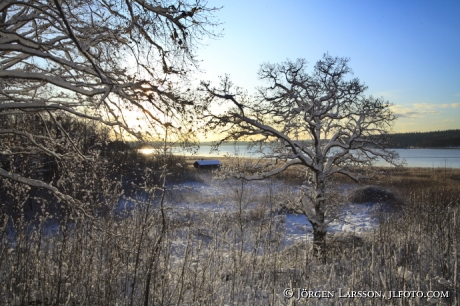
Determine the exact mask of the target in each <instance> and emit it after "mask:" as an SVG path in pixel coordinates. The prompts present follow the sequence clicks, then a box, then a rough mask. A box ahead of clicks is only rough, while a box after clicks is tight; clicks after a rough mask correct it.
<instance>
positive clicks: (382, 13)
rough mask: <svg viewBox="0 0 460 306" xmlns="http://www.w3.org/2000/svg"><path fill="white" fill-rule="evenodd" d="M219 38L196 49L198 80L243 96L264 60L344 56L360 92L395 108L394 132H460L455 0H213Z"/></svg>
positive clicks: (458, 4)
mask: <svg viewBox="0 0 460 306" xmlns="http://www.w3.org/2000/svg"><path fill="white" fill-rule="evenodd" d="M208 5H209V6H217V7H220V6H223V8H222V9H221V10H220V11H219V12H218V13H217V17H218V18H219V20H220V21H221V22H222V23H223V24H222V26H221V28H223V32H222V34H223V37H222V38H219V39H217V40H207V41H205V46H203V47H202V48H200V50H198V57H199V59H200V60H202V63H201V65H200V67H201V69H202V70H203V71H204V73H203V74H202V75H201V76H200V77H199V78H200V79H203V80H210V81H212V82H217V80H218V79H217V77H218V76H220V75H224V74H229V75H230V77H231V79H232V81H233V82H234V83H235V84H236V85H238V86H241V87H243V88H245V89H247V90H248V91H249V92H250V93H252V92H254V89H255V87H256V86H259V85H262V83H260V82H259V80H258V79H257V71H258V69H259V66H260V64H262V63H264V62H270V63H279V62H282V61H284V60H286V59H292V60H294V59H296V58H305V59H306V60H307V61H308V62H309V66H310V67H313V66H314V64H315V63H316V61H317V60H319V59H321V57H322V55H323V54H324V53H326V52H328V53H329V54H330V55H333V56H340V57H348V58H350V62H349V65H350V67H351V68H352V69H353V71H354V77H358V78H359V79H360V80H361V81H362V82H364V83H365V84H366V85H367V86H368V87H369V89H368V91H367V94H368V95H373V96H377V97H384V98H385V99H387V100H388V101H390V102H391V103H393V104H394V106H393V110H394V112H395V113H396V114H397V115H398V117H399V119H398V120H397V123H396V124H395V126H394V128H393V132H413V131H433V130H445V129H460V1H458V0H454V1H449V0H446V1H376V0H372V1H369V0H366V1H364V0H362V1H348V0H341V1H327V0H321V1H319V0H316V1H267V0H265V1H259V0H257V1H253V0H252V1H248V0H246V1H242V0H232V1H223V0H212V1H208Z"/></svg>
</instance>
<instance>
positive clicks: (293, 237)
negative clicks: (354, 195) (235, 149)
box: [169, 177, 380, 245]
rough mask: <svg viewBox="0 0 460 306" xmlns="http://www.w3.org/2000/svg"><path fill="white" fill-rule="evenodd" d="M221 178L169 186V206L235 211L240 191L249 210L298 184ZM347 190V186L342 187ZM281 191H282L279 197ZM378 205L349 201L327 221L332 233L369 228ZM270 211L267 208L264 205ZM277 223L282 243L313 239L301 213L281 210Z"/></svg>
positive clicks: (181, 209)
mask: <svg viewBox="0 0 460 306" xmlns="http://www.w3.org/2000/svg"><path fill="white" fill-rule="evenodd" d="M243 184H244V185H241V182H238V181H221V180H213V179H211V178H210V177H207V178H206V179H204V180H203V181H202V182H187V183H182V184H179V185H175V186H174V187H171V188H170V191H169V195H170V198H171V199H172V201H171V206H172V208H173V209H174V211H175V212H177V213H178V214H179V215H183V214H188V215H194V214H197V215H206V214H219V213H223V212H227V213H228V212H231V211H232V210H233V211H235V212H236V211H237V209H239V206H238V205H239V204H238V203H240V202H239V201H238V199H240V196H241V192H243V196H242V197H241V198H242V199H243V201H242V202H243V204H242V205H243V206H244V207H243V209H244V210H249V209H251V208H254V207H256V206H257V205H268V204H267V203H264V201H265V202H266V198H267V195H269V194H270V193H271V194H272V195H274V196H275V195H277V194H278V201H279V200H280V199H281V200H282V199H283V196H289V194H294V193H295V192H296V190H297V189H298V187H296V186H293V185H289V184H286V183H284V182H282V181H279V180H275V181H273V180H272V181H250V182H244V183H243ZM343 189H347V188H343ZM280 193H282V195H281V197H280ZM379 209H380V204H377V203H365V204H356V203H348V204H346V205H345V206H344V208H343V210H342V213H341V216H339V218H337V219H339V220H336V221H333V222H331V223H330V224H329V229H328V231H329V232H331V233H341V232H350V233H354V234H359V233H362V232H365V231H369V230H372V229H373V228H374V227H375V226H376V225H377V224H378V214H377V212H378V210H379ZM267 210H269V207H267ZM273 218H275V221H276V222H280V223H281V224H282V228H283V229H284V231H285V232H284V234H285V235H284V236H285V243H284V245H291V244H293V243H295V242H296V241H305V237H308V238H309V239H312V226H311V224H310V222H309V221H308V220H307V218H306V217H305V216H304V215H300V214H293V213H281V214H279V215H276V214H275V215H273Z"/></svg>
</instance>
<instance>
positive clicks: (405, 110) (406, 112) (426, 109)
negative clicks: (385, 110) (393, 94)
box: [391, 103, 439, 118]
mask: <svg viewBox="0 0 460 306" xmlns="http://www.w3.org/2000/svg"><path fill="white" fill-rule="evenodd" d="M438 108H439V105H437V104H428V103H415V104H413V106H412V107H408V106H403V105H393V106H391V110H392V111H393V112H394V114H395V116H396V117H398V118H423V117H424V115H426V114H438V113H439V111H437V110H436V109H438Z"/></svg>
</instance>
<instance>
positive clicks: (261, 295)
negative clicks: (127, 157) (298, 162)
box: [0, 161, 460, 305]
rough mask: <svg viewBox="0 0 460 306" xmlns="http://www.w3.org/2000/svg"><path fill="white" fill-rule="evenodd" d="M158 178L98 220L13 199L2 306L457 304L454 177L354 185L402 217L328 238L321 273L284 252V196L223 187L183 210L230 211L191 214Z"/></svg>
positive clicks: (458, 237) (459, 237) (2, 229)
mask: <svg viewBox="0 0 460 306" xmlns="http://www.w3.org/2000/svg"><path fill="white" fill-rule="evenodd" d="M182 162H183V163H184V165H185V166H182V168H181V169H182V171H183V173H188V174H184V176H187V177H190V178H195V180H200V179H201V180H204V181H205V180H207V179H209V177H210V176H211V175H212V173H209V172H206V173H204V174H203V173H201V172H200V173H199V172H197V171H198V170H195V169H193V168H192V167H191V166H190V165H187V162H186V161H182ZM188 163H189V162H188ZM177 167H178V166H177ZM177 169H178V168H176V170H175V171H177ZM165 173H166V172H164V171H163V172H162V173H157V172H155V171H153V170H152V171H146V172H145V173H144V174H143V176H142V178H143V183H142V184H137V185H136V186H137V187H138V188H137V189H134V188H133V190H132V191H131V193H130V194H128V195H126V196H125V200H124V201H118V200H117V197H116V195H120V194H122V192H121V191H120V189H116V188H115V189H114V193H113V194H114V196H113V198H110V199H109V198H108V199H106V201H104V202H100V203H101V205H102V204H104V205H102V206H103V208H104V212H105V213H104V214H96V213H95V214H93V215H91V216H81V217H76V216H74V215H72V214H71V211H70V210H66V209H60V210H59V211H47V210H46V209H45V207H44V206H43V207H42V209H43V210H42V211H41V212H37V213H36V214H35V215H34V216H33V217H31V216H26V215H25V214H24V212H25V210H26V207H25V206H26V203H25V202H24V201H22V198H21V197H20V196H17V197H15V198H12V199H10V200H11V201H13V202H14V203H13V202H11V203H10V204H9V205H12V207H14V209H15V211H16V215H15V217H14V218H13V217H12V216H11V215H8V214H3V217H2V220H1V224H0V297H1V298H0V299H1V301H0V303H1V304H3V305H38V304H41V305H57V304H59V305H116V304H118V305H183V304H186V305H224V304H232V305H233V304H236V305H294V304H295V305H304V304H308V305H329V304H331V305H332V304H337V303H343V304H344V305H345V304H347V305H348V304H350V305H356V304H358V305H368V304H369V305H392V304H398V305H399V304H402V305H414V304H417V303H419V304H420V305H427V304H428V302H431V303H438V304H439V305H457V303H458V302H459V298H460V284H459V274H458V258H459V256H458V253H459V251H460V222H459V213H460V211H459V207H460V203H459V201H460V187H459V184H458V181H459V178H460V171H459V170H458V169H416V168H413V169H409V168H407V169H401V170H389V169H380V173H381V175H380V177H379V176H377V177H376V178H375V179H374V180H373V181H369V182H367V183H366V185H365V186H353V188H355V187H358V189H356V190H358V192H357V193H355V194H354V195H353V194H351V195H350V197H352V196H356V197H361V198H359V199H357V198H355V199H353V200H357V201H358V200H361V201H367V200H372V194H376V193H378V194H379V195H381V196H384V197H387V199H388V198H391V199H398V201H401V203H400V209H399V210H398V211H397V212H394V211H392V212H388V211H381V213H380V215H379V220H380V225H379V226H378V227H376V228H375V229H374V231H372V232H366V233H360V235H357V234H356V235H351V234H334V235H330V237H329V238H328V241H327V250H326V254H327V258H326V263H325V264H320V263H319V262H318V261H317V260H316V259H315V258H314V257H312V255H311V254H312V253H311V252H310V249H311V247H312V245H311V244H312V243H311V241H308V240H305V241H304V242H301V243H296V244H294V245H286V244H285V242H284V231H283V222H284V220H285V215H284V214H283V213H280V211H281V210H280V206H281V205H282V203H283V201H284V200H285V198H286V196H287V195H286V194H284V193H283V192H282V191H280V190H277V189H276V188H274V187H273V188H270V187H268V188H267V192H266V193H265V194H260V193H256V192H254V190H251V189H250V188H249V187H247V185H246V184H245V182H244V181H233V183H230V182H222V183H225V184H232V185H231V190H232V191H231V192H230V194H228V195H220V196H219V195H216V196H213V197H212V199H205V198H203V196H202V195H200V194H199V193H197V194H196V195H195V198H189V199H188V202H196V203H200V202H206V201H213V202H215V203H216V204H219V203H223V202H224V201H229V202H231V203H232V207H233V209H230V210H222V211H218V212H209V211H204V210H203V211H200V212H196V211H194V212H193V211H187V210H185V209H181V207H180V205H181V203H184V197H187V193H185V194H184V193H181V191H179V190H176V189H174V184H164V183H166V182H167V180H166V181H163V184H162V183H161V182H162V181H161V179H160V180H159V179H158V178H159V177H160V178H161V177H163V175H165ZM170 173H171V172H170ZM283 175H286V174H283ZM172 177H174V176H173V175H172ZM176 177H177V175H176ZM166 178H167V176H166ZM280 179H285V180H288V178H287V177H280V178H274V179H272V183H271V184H273V186H276V181H277V180H280ZM292 180H293V181H292V182H294V181H295V180H296V178H295V177H293V178H292ZM341 183H342V184H348V183H349V182H348V183H347V182H341ZM151 186H159V187H151ZM269 186H270V184H269ZM366 186H367V187H366ZM370 186H371V187H370ZM118 188H121V187H120V186H118ZM359 190H361V191H362V192H359ZM369 197H370V198H369ZM381 200H382V201H384V200H386V199H383V198H382V199H381ZM102 206H101V207H102ZM58 214H59V215H58ZM285 288H292V289H293V290H294V291H293V294H294V297H293V298H292V299H287V298H286V297H285V296H283V290H284V289H285ZM297 288H300V291H298V290H297ZM304 288H305V289H308V291H329V292H332V294H333V295H334V297H333V298H331V299H330V300H325V299H323V298H322V299H318V298H302V297H301V298H300V299H299V300H298V301H297V294H298V292H301V290H302V289H304ZM339 289H340V290H341V293H340V294H341V295H345V294H346V293H347V292H348V291H350V292H351V291H373V292H374V294H376V293H375V292H377V293H379V292H381V293H382V294H386V297H388V292H389V291H400V290H407V291H423V292H428V291H440V292H441V291H442V292H443V294H444V292H448V293H447V295H448V297H447V296H444V297H442V298H441V297H438V298H437V299H427V298H426V297H423V298H420V299H417V298H407V299H397V298H395V299H393V300H388V299H383V298H373V299H346V298H339V297H338V296H339Z"/></svg>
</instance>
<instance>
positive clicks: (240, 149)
mask: <svg viewBox="0 0 460 306" xmlns="http://www.w3.org/2000/svg"><path fill="white" fill-rule="evenodd" d="M395 151H396V152H398V153H399V155H400V157H401V158H403V159H405V160H406V162H407V166H408V167H435V168H437V167H448V168H460V148H457V149H395ZM177 154H184V155H187V156H191V155H192V154H191V153H190V152H177ZM193 155H196V156H205V157H219V156H225V155H233V156H239V157H259V156H260V154H257V153H252V152H251V151H250V150H248V149H247V147H246V146H245V145H222V146H221V147H220V149H219V152H215V151H214V152H212V151H211V146H209V145H205V146H200V148H199V149H198V150H197V151H196V153H194V154H193ZM379 165H380V166H383V165H384V163H381V164H379Z"/></svg>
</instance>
